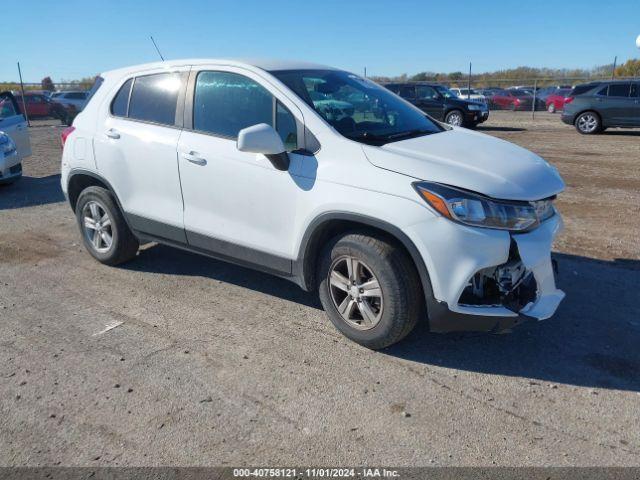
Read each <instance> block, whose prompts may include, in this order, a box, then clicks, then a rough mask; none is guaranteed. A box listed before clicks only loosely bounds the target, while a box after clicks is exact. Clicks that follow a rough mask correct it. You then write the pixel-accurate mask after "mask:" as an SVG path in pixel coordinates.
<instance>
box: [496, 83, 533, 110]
mask: <svg viewBox="0 0 640 480" xmlns="http://www.w3.org/2000/svg"><path fill="white" fill-rule="evenodd" d="M489 106H490V107H492V108H497V109H503V110H531V109H532V106H533V95H532V94H531V93H528V92H527V91H526V90H524V89H515V88H513V89H510V90H500V91H498V92H496V93H495V94H494V95H492V96H491V97H489ZM543 108H545V104H544V102H543V101H542V100H540V99H538V98H536V110H542V109H543Z"/></svg>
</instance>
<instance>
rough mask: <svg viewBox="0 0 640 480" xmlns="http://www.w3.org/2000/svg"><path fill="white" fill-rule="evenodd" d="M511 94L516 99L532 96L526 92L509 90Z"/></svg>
mask: <svg viewBox="0 0 640 480" xmlns="http://www.w3.org/2000/svg"><path fill="white" fill-rule="evenodd" d="M509 93H510V94H511V95H513V96H514V97H528V96H529V95H530V93H529V92H527V91H526V90H509Z"/></svg>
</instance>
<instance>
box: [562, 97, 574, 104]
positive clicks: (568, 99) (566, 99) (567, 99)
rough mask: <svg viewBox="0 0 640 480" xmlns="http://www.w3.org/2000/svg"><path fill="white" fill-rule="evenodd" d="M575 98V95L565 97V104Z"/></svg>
mask: <svg viewBox="0 0 640 480" xmlns="http://www.w3.org/2000/svg"><path fill="white" fill-rule="evenodd" d="M573 98H574V97H567V98H565V99H564V104H565V105H566V104H567V103H571V102H573Z"/></svg>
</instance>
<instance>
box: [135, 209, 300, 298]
mask: <svg viewBox="0 0 640 480" xmlns="http://www.w3.org/2000/svg"><path fill="white" fill-rule="evenodd" d="M126 217H127V220H128V221H129V224H130V225H131V227H132V229H133V233H134V235H135V236H136V237H137V238H138V239H139V240H140V241H141V242H142V243H146V242H156V243H159V244H162V245H167V246H169V247H174V248H178V249H180V250H185V251H188V252H191V253H197V254H199V255H204V256H207V257H210V258H214V259H216V260H222V261H224V262H227V263H232V264H235V265H239V266H241V267H246V268H250V269H253V270H258V271H260V272H263V273H268V274H271V275H275V276H277V277H280V278H284V279H286V280H289V281H291V282H293V283H295V284H297V285H298V286H300V287H302V286H303V284H302V281H301V280H300V278H298V276H297V275H295V274H294V273H293V271H294V270H293V263H294V262H293V260H289V259H287V258H283V257H279V256H277V255H273V254H270V253H265V252H262V251H260V250H255V249H252V248H248V247H243V246H240V245H235V244H233V243H230V242H226V241H224V240H219V239H217V238H213V237H209V236H206V235H202V234H199V233H195V232H191V231H188V230H184V229H181V228H178V227H174V226H171V225H166V224H164V223H161V222H157V221H155V220H149V219H148V218H144V217H140V216H137V215H132V214H126Z"/></svg>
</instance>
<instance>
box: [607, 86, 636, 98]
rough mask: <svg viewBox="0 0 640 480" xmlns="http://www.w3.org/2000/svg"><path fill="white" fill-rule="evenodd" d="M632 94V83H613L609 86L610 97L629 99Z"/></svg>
mask: <svg viewBox="0 0 640 480" xmlns="http://www.w3.org/2000/svg"><path fill="white" fill-rule="evenodd" d="M630 92H631V84H630V83H612V84H611V85H609V96H610V97H625V98H626V97H628V96H629V93H630Z"/></svg>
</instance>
